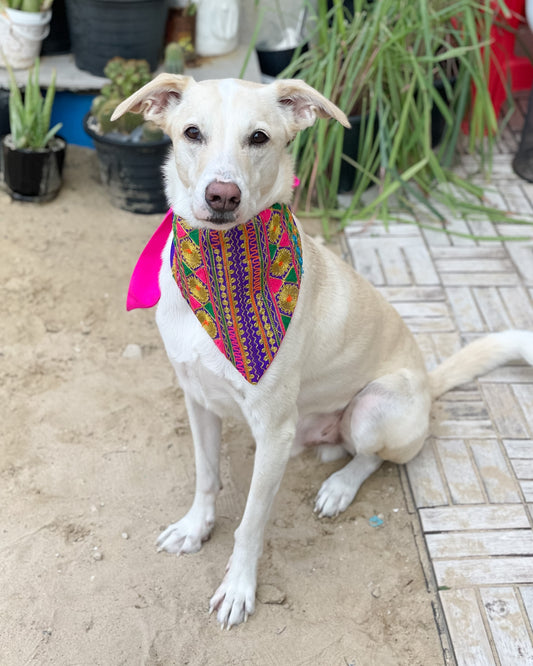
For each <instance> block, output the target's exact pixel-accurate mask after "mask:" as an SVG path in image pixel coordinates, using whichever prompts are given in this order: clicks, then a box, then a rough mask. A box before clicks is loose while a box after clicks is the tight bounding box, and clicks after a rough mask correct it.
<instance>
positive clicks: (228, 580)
mask: <svg viewBox="0 0 533 666" xmlns="http://www.w3.org/2000/svg"><path fill="white" fill-rule="evenodd" d="M128 110H133V111H137V112H139V111H142V112H144V114H145V116H146V117H147V118H150V119H152V120H154V121H155V122H157V123H158V124H159V125H161V126H162V127H163V128H164V129H165V130H166V131H167V133H168V134H169V135H170V136H171V138H172V140H173V145H174V152H173V155H172V156H171V157H170V159H169V161H168V163H167V165H166V167H165V174H166V181H167V194H168V199H169V203H170V205H171V206H172V208H173V209H174V210H175V211H176V212H177V213H179V214H180V215H181V216H182V217H184V218H185V219H186V220H187V221H188V223H189V224H191V225H193V226H200V227H202V226H204V227H217V228H228V227H231V226H233V225H235V224H239V223H242V222H245V221H246V220H248V219H249V218H251V217H252V216H253V215H256V214H257V213H259V212H260V211H261V210H263V209H265V208H268V207H269V206H271V205H272V204H273V203H276V202H278V203H285V202H287V203H288V202H289V201H290V196H291V185H292V180H293V171H292V164H291V159H290V157H289V156H288V154H287V152H286V150H285V146H286V144H287V143H288V142H289V141H290V140H291V139H292V138H293V137H294V135H295V134H296V132H297V131H299V130H300V129H303V128H304V127H307V126H309V125H310V124H312V123H313V122H314V120H315V118H316V117H317V116H320V117H331V118H334V119H336V120H338V121H340V122H342V123H343V124H347V120H346V117H345V116H344V114H343V113H342V112H341V111H340V110H339V109H337V107H335V106H334V105H333V104H331V102H329V101H328V100H326V99H325V98H324V97H323V96H322V95H320V94H319V93H317V92H316V91H314V90H313V89H312V88H310V87H309V86H307V85H306V84H304V83H303V82H301V81H278V82H276V83H273V84H271V85H268V86H261V85H257V84H250V83H244V82H238V81H233V80H229V81H207V82H202V83H195V82H194V81H193V80H192V79H190V78H188V77H174V76H170V75H166V74H165V75H160V76H159V77H157V78H156V79H155V80H154V81H152V82H151V83H149V84H148V85H147V86H145V87H144V88H142V89H141V90H140V91H138V92H137V93H135V94H134V95H133V96H132V97H130V98H129V99H128V100H126V101H125V102H123V103H122V104H121V105H120V106H119V107H118V109H117V111H116V112H115V117H117V116H119V115H121V114H122V113H124V112H125V111H128ZM190 126H195V127H197V128H199V130H200V131H201V135H202V141H191V140H190V138H187V137H186V136H185V135H184V132H185V131H186V130H187V128H188V127H190ZM257 130H260V131H262V132H264V133H265V134H267V136H268V137H269V141H268V142H266V143H265V144H263V145H260V146H257V145H251V144H250V141H249V139H250V136H251V135H252V134H253V133H254V132H255V131H257ZM213 180H220V181H223V182H224V181H226V182H233V183H235V184H237V185H238V187H239V189H240V191H241V195H242V196H241V202H240V205H239V206H238V208H237V209H236V210H235V211H234V213H232V215H231V216H230V217H231V219H227V220H225V222H224V224H222V225H220V224H219V223H218V222H217V221H216V220H213V219H212V211H210V209H209V206H208V205H207V204H206V201H205V190H206V187H207V185H208V184H209V183H210V182H212V181H213ZM298 224H299V223H298ZM299 229H300V233H301V238H302V250H303V278H302V284H301V290H300V295H299V299H298V305H297V307H296V311H295V313H294V316H293V319H292V322H291V325H290V327H289V329H288V331H287V334H286V337H285V339H284V341H283V344H282V345H281V347H280V349H279V352H278V353H277V355H276V357H275V359H274V361H273V363H272V365H271V366H270V367H269V369H268V370H267V372H266V373H265V375H264V376H263V377H262V379H261V380H260V381H259V383H258V384H256V385H252V384H249V383H247V382H246V380H245V379H244V378H243V377H242V376H241V375H240V374H239V372H238V371H237V370H236V369H235V368H234V367H233V365H232V364H231V363H230V362H229V361H228V360H226V358H225V357H224V356H223V355H222V354H221V353H220V351H219V350H218V349H217V348H216V347H215V345H214V344H213V342H212V341H211V339H210V337H209V336H208V335H207V334H206V332H205V331H204V330H202V327H201V326H200V324H199V322H198V321H197V319H196V317H195V315H194V314H193V313H192V311H191V309H190V308H189V306H188V305H187V303H186V302H185V301H184V299H183V298H182V297H181V294H180V292H179V290H178V287H177V286H176V283H175V281H174V279H173V277H172V275H171V271H170V267H169V261H168V254H169V248H170V239H169V241H168V243H167V247H166V248H165V251H164V253H163V265H162V269H161V274H160V286H161V300H160V302H159V305H158V309H157V324H158V326H159V329H160V331H161V335H162V338H163V341H164V344H165V347H166V350H167V353H168V356H169V358H170V361H171V363H172V365H173V366H174V368H175V370H176V373H177V376H178V379H179V381H180V384H181V386H182V388H183V391H184V393H185V397H186V403H187V408H188V412H189V417H190V422H191V429H192V433H193V439H194V446H195V457H196V468H197V480H196V492H195V497H194V501H193V504H192V507H191V509H190V511H189V512H188V513H187V514H186V516H185V517H184V518H182V519H181V520H179V521H177V522H175V523H173V524H172V525H170V526H169V527H168V528H167V529H166V530H165V531H164V532H163V533H162V534H161V536H160V537H159V539H158V544H159V547H160V549H162V550H166V551H169V552H172V553H178V554H179V553H191V552H195V551H197V550H199V548H200V547H201V545H202V542H203V541H205V540H206V539H207V538H208V537H209V535H210V532H211V529H212V527H213V525H214V521H215V500H216V496H217V493H218V491H219V489H220V481H219V453H220V423H221V419H222V418H223V417H224V416H225V415H226V414H232V415H233V416H234V415H235V414H237V413H240V414H241V416H242V418H243V419H244V420H245V421H246V422H247V423H248V424H249V426H250V428H251V431H252V434H253V436H254V438H255V441H256V455H255V462H254V470H253V475H252V480H251V485H250V491H249V495H248V500H247V503H246V508H245V511H244V515H243V517H242V521H241V524H240V526H239V528H238V529H237V531H236V532H235V546H234V549H233V554H232V556H231V558H230V561H229V563H228V568H227V571H226V575H225V577H224V579H223V581H222V584H221V585H220V587H219V588H218V590H217V591H216V592H215V594H214V596H213V598H212V600H211V610H217V615H218V620H219V622H220V623H221V624H222V626H227V627H228V628H229V627H231V626H232V625H235V624H238V623H240V622H242V621H243V620H245V619H246V618H247V616H248V615H249V614H251V613H252V612H253V611H254V608H255V589H256V581H257V564H258V560H259V557H260V555H261V552H262V547H263V533H264V529H265V525H266V522H267V519H268V515H269V511H270V508H271V506H272V503H273V500H274V496H275V494H276V492H277V490H278V487H279V485H280V482H281V479H282V476H283V472H284V470H285V466H286V464H287V461H288V458H289V455H290V452H291V448H292V447H293V446H294V448H295V450H296V451H298V450H301V449H303V448H304V447H305V446H307V445H309V444H320V445H330V446H333V445H336V446H337V448H335V449H334V450H332V454H333V455H334V456H335V457H338V454H339V445H342V447H343V449H344V450H345V451H346V452H347V453H348V454H350V455H351V456H352V458H351V459H350V462H349V463H348V464H347V465H346V466H345V467H344V468H343V469H341V470H340V471H338V472H336V473H335V474H334V475H332V476H331V477H330V478H329V479H328V480H326V481H325V483H324V484H323V485H322V487H321V489H320V491H319V493H318V497H317V501H316V505H315V511H317V513H319V515H320V516H335V515H337V514H338V513H339V512H340V511H344V509H346V507H347V506H348V505H349V503H350V502H351V501H352V500H353V498H354V496H355V494H356V492H357V490H358V488H359V487H360V485H361V484H362V483H363V482H364V481H365V479H366V478H368V476H369V475H370V474H371V473H372V472H373V471H375V470H376V469H377V468H378V467H379V465H380V464H381V462H382V460H383V459H386V460H391V461H394V462H398V463H404V462H406V461H407V460H409V459H410V458H412V457H413V456H415V455H416V454H417V453H418V451H419V450H420V448H421V447H422V445H423V443H424V439H425V437H426V434H427V430H428V423H429V410H430V404H431V397H432V396H436V395H438V394H439V393H441V392H443V391H445V390H448V389H449V388H451V387H452V386H454V385H456V384H458V383H459V382H465V381H468V380H470V379H472V378H473V377H474V376H475V375H477V374H478V373H479V372H484V371H487V370H488V369H490V368H492V367H495V365H497V364H499V363H503V362H505V361H507V360H509V359H511V358H517V357H522V358H524V359H525V360H526V361H527V362H529V363H532V362H533V333H530V332H516V331H515V332H506V333H496V334H492V335H491V336H488V337H487V338H484V339H482V340H481V341H476V342H474V343H473V344H472V345H469V346H467V347H466V348H464V349H463V350H462V351H461V352H459V354H458V355H456V356H454V357H452V358H451V359H448V360H447V361H446V362H445V363H444V364H443V365H442V366H441V367H440V368H437V369H436V370H434V371H433V372H432V373H431V374H430V375H429V376H428V374H427V372H426V369H425V366H424V363H423V359H422V355H421V353H420V351H419V349H418V347H417V345H416V343H415V340H414V338H413V336H412V335H411V333H410V332H409V330H408V329H407V327H406V326H405V324H404V323H403V321H402V320H401V319H400V317H399V315H398V314H397V313H396V311H395V310H394V309H393V308H392V307H391V306H390V305H389V304H388V303H387V302H386V301H385V300H384V299H383V298H382V297H381V296H380V294H379V293H378V292H377V291H376V290H375V289H374V288H373V287H372V286H371V285H370V284H369V283H368V282H366V281H365V280H364V279H363V278H361V277H360V276H359V275H357V274H356V273H355V272H354V271H353V270H352V269H351V268H350V267H349V266H348V265H346V264H345V263H343V262H342V261H341V260H340V259H338V258H337V257H336V256H335V255H334V254H332V253H331V252H329V250H328V249H327V248H325V247H323V246H321V245H318V244H316V243H315V242H314V241H313V240H312V239H311V238H310V237H308V236H307V235H306V234H305V233H304V231H303V229H301V227H299ZM323 456H324V457H325V458H326V459H327V458H328V456H327V454H325V453H324V454H323Z"/></svg>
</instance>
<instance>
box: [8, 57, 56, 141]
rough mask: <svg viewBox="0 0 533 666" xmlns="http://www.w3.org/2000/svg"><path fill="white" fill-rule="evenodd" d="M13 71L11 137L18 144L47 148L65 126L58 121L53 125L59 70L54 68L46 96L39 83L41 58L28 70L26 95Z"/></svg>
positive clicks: (10, 100) (10, 76)
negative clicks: (57, 73) (51, 123)
mask: <svg viewBox="0 0 533 666" xmlns="http://www.w3.org/2000/svg"><path fill="white" fill-rule="evenodd" d="M7 69H8V72H9V124H10V126H11V138H12V141H13V143H14V145H15V148H28V149H30V150H39V149H42V148H46V146H47V144H48V142H49V141H50V139H51V138H52V137H53V136H55V134H56V133H57V132H58V131H59V129H60V128H61V127H62V123H57V125H54V126H53V127H52V128H50V117H51V115H52V105H53V103H54V96H55V84H56V72H55V70H54V71H53V72H52V80H51V81H50V85H49V86H48V89H47V91H46V95H45V97H44V98H43V96H42V94H41V88H40V86H39V58H37V59H36V60H35V65H34V66H33V67H32V68H31V69H30V71H29V72H28V83H27V84H26V90H25V91H24V97H23V96H22V93H21V92H20V89H19V87H18V85H17V82H16V80H15V76H14V74H13V70H12V69H11V67H9V66H8V67H7Z"/></svg>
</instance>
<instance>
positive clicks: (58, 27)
mask: <svg viewBox="0 0 533 666" xmlns="http://www.w3.org/2000/svg"><path fill="white" fill-rule="evenodd" d="M60 53H70V33H69V29H68V21H67V8H66V6H65V0H54V7H53V11H52V20H51V21H50V32H49V33H48V37H46V38H45V39H44V41H43V44H42V46H41V55H58V54H60Z"/></svg>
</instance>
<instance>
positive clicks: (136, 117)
mask: <svg viewBox="0 0 533 666" xmlns="http://www.w3.org/2000/svg"><path fill="white" fill-rule="evenodd" d="M104 74H105V75H106V76H107V78H108V79H110V83H106V84H105V85H104V86H103V88H102V90H101V92H100V95H98V96H97V97H95V98H94V100H93V103H92V105H91V115H93V116H94V117H95V118H96V119H97V120H98V123H99V125H100V129H101V130H102V132H103V133H104V134H106V133H108V132H112V131H117V132H121V133H123V134H130V133H131V132H132V131H133V130H134V129H135V128H136V127H139V125H142V124H143V122H144V121H143V117H142V115H141V114H137V113H125V114H124V115H123V116H122V117H121V118H119V119H118V120H115V121H113V122H111V115H112V114H113V111H114V110H115V108H116V107H117V106H118V105H119V104H120V102H122V100H124V99H126V98H127V97H129V96H130V95H133V93H134V92H135V91H137V90H139V88H141V87H142V86H144V85H145V84H147V83H148V82H149V81H150V80H151V78H152V75H151V73H150V65H149V64H148V62H147V61H146V60H134V59H131V60H126V59H125V58H121V57H116V58H112V59H111V60H109V62H108V63H107V64H106V66H105V68H104Z"/></svg>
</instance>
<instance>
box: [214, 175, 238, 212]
mask: <svg viewBox="0 0 533 666" xmlns="http://www.w3.org/2000/svg"><path fill="white" fill-rule="evenodd" d="M205 200H206V201H207V203H208V204H209V206H211V208H212V209H213V210H215V211H216V212H217V213H231V212H232V211H234V210H235V209H236V208H237V206H238V205H239V204H240V203H241V191H240V189H239V187H238V185H236V184H235V183H231V182H230V183H223V182H222V181H220V180H214V181H213V182H211V183H209V185H208V186H207V187H206V188H205Z"/></svg>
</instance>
